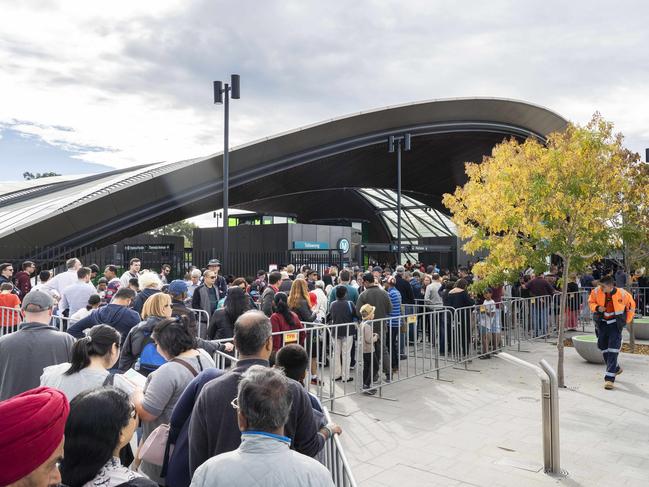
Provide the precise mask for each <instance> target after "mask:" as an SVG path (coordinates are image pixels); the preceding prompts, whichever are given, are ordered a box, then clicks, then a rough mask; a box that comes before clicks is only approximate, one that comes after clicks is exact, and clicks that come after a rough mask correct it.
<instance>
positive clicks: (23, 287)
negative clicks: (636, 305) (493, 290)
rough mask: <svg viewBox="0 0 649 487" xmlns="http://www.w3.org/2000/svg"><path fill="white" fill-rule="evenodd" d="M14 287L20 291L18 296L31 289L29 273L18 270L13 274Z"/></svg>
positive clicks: (23, 295) (22, 295)
mask: <svg viewBox="0 0 649 487" xmlns="http://www.w3.org/2000/svg"><path fill="white" fill-rule="evenodd" d="M15 279H16V287H17V288H18V290H19V291H20V296H21V297H23V298H24V297H25V296H26V295H27V293H28V292H29V291H31V289H32V283H31V281H30V280H29V274H28V273H27V272H25V271H18V272H16V275H15Z"/></svg>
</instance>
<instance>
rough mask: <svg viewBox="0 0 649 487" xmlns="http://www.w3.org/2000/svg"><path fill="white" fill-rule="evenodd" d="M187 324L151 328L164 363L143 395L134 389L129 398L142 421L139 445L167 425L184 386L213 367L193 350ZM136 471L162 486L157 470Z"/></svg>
mask: <svg viewBox="0 0 649 487" xmlns="http://www.w3.org/2000/svg"><path fill="white" fill-rule="evenodd" d="M187 322H188V318H187V317H186V316H179V317H177V318H170V319H165V320H162V321H161V322H159V323H158V324H157V325H156V326H155V327H154V328H153V335H152V336H153V341H154V342H155V344H156V345H157V348H158V352H160V355H162V356H163V357H164V358H165V359H166V360H167V362H166V363H164V364H163V365H161V366H160V367H158V368H157V369H156V370H154V371H153V372H151V373H150V374H149V376H148V377H147V381H146V384H145V386H144V391H142V390H140V389H138V390H136V391H135V393H134V394H133V396H132V399H133V404H134V405H135V409H136V410H137V413H138V415H139V416H140V419H141V420H142V439H141V441H142V442H144V441H146V439H147V438H148V437H149V435H150V434H151V433H152V432H153V430H155V429H156V428H157V427H158V426H160V425H161V424H169V419H170V418H171V412H172V411H173V408H174V406H175V405H176V402H177V401H178V398H180V395H181V394H182V393H183V391H184V390H185V387H187V384H189V383H190V382H191V381H192V379H193V378H194V377H196V376H197V375H198V374H199V373H200V372H202V371H203V370H204V369H206V368H210V367H214V361H213V360H212V357H210V356H209V354H208V353H207V352H205V351H204V350H202V349H198V348H197V343H196V338H194V337H193V336H192V334H191V333H190V332H189V325H188V323H187ZM140 469H141V471H142V473H145V474H146V475H147V476H149V478H151V479H152V480H154V481H156V482H157V483H159V484H160V485H164V479H163V478H162V477H161V473H162V468H161V467H160V466H157V465H154V464H152V463H148V462H145V461H142V463H141V467H140Z"/></svg>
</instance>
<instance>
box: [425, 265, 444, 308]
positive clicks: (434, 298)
mask: <svg viewBox="0 0 649 487" xmlns="http://www.w3.org/2000/svg"><path fill="white" fill-rule="evenodd" d="M431 281H432V282H431V283H430V284H429V285H428V286H426V293H425V294H424V302H425V303H426V304H427V305H432V306H433V307H438V306H444V300H443V299H442V297H441V296H440V295H439V289H440V288H441V287H442V278H441V277H440V275H439V274H437V273H435V274H433V275H432V276H431Z"/></svg>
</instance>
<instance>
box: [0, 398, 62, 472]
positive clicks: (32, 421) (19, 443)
mask: <svg viewBox="0 0 649 487" xmlns="http://www.w3.org/2000/svg"><path fill="white" fill-rule="evenodd" d="M69 412H70V405H69V404H68V400H67V398H66V397H65V395H64V394H63V393H62V392H61V391H59V390H57V389H52V388H50V387H38V388H36V389H32V390H30V391H27V392H23V393H22V394H20V395H18V396H16V397H12V398H11V399H7V400H6V401H2V402H0V485H8V484H11V483H13V482H16V481H17V480H20V479H22V478H24V477H27V475H29V474H30V473H31V472H33V471H34V470H36V469H37V468H38V467H40V466H41V465H43V464H44V463H45V462H46V461H47V459H48V458H49V457H50V456H51V455H52V453H54V450H56V448H57V447H58V446H59V444H60V443H61V440H62V439H63V432H64V430H65V421H66V420H67V419H68V413H69Z"/></svg>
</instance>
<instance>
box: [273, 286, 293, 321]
mask: <svg viewBox="0 0 649 487" xmlns="http://www.w3.org/2000/svg"><path fill="white" fill-rule="evenodd" d="M273 304H274V306H273V308H274V309H275V313H278V314H280V315H282V316H283V317H284V319H285V320H286V323H288V324H289V325H290V326H292V327H297V326H298V325H299V323H295V322H294V321H293V319H294V318H293V313H291V310H290V309H289V308H288V296H286V293H282V292H278V293H275V297H274V298H273Z"/></svg>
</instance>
